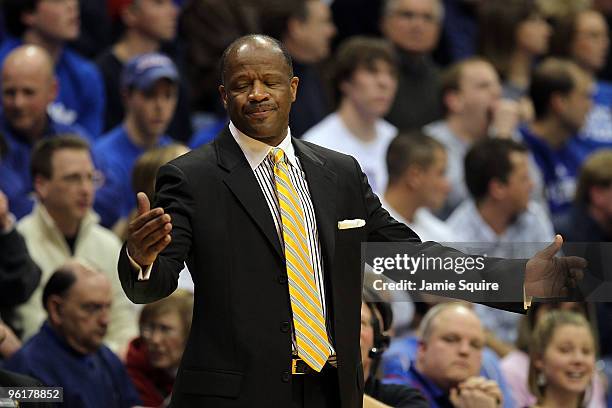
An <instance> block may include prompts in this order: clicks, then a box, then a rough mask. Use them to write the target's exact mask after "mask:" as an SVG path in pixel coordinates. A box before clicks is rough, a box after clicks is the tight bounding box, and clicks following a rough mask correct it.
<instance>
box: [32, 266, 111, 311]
mask: <svg viewBox="0 0 612 408" xmlns="http://www.w3.org/2000/svg"><path fill="white" fill-rule="evenodd" d="M84 280H93V281H95V284H99V285H101V286H106V285H107V284H109V281H108V278H107V277H106V276H105V275H104V274H102V273H100V272H98V271H96V270H94V269H91V268H89V267H87V266H85V265H83V264H82V263H81V262H79V261H77V260H75V259H71V260H69V261H67V262H66V263H65V264H63V265H62V266H60V267H59V268H57V269H56V270H55V272H53V275H51V277H50V278H49V280H48V281H47V284H46V285H45V288H44V290H43V306H44V307H45V308H47V306H48V305H47V300H48V299H49V297H51V296H54V295H55V296H59V297H62V298H63V297H65V296H67V295H68V293H69V292H70V290H71V289H72V288H73V287H74V286H76V285H77V283H78V282H81V281H84Z"/></svg>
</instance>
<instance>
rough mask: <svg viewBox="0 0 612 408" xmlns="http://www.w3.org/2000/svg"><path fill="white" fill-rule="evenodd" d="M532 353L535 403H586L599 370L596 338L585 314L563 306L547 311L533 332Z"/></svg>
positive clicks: (549, 406)
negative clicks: (587, 395)
mask: <svg viewBox="0 0 612 408" xmlns="http://www.w3.org/2000/svg"><path fill="white" fill-rule="evenodd" d="M530 357H531V358H530V365H529V380H528V381H529V388H530V390H531V392H532V393H533V395H535V396H536V398H537V403H536V405H535V406H534V407H537V408H553V407H554V408H578V407H583V406H586V402H587V400H588V398H587V397H586V394H587V393H586V391H587V390H588V389H590V388H591V381H592V380H593V377H594V373H595V339H594V337H593V333H592V331H591V326H590V325H589V323H588V322H587V320H586V319H585V318H584V316H582V315H580V314H577V313H572V312H566V311H560V310H554V311H551V312H550V313H549V314H547V315H545V316H544V317H543V318H542V319H541V320H540V321H539V322H538V324H537V325H536V327H535V330H534V332H533V335H532V340H531V344H530Z"/></svg>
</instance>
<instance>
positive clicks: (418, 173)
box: [402, 165, 423, 190]
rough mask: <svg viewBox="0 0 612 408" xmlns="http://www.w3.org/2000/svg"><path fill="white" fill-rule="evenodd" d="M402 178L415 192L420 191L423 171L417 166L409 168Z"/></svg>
mask: <svg viewBox="0 0 612 408" xmlns="http://www.w3.org/2000/svg"><path fill="white" fill-rule="evenodd" d="M402 178H403V180H404V182H405V183H406V184H407V185H408V186H410V187H411V188H412V189H413V190H418V189H419V187H420V186H421V183H422V181H423V169H422V168H421V167H420V166H417V165H411V166H408V168H407V169H406V170H405V171H404V174H403V175H402Z"/></svg>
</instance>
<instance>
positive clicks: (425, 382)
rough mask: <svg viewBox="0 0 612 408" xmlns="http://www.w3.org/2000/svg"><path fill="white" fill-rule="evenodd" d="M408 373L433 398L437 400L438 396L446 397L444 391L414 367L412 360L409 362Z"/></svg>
mask: <svg viewBox="0 0 612 408" xmlns="http://www.w3.org/2000/svg"><path fill="white" fill-rule="evenodd" d="M409 370H410V373H411V374H412V375H413V377H414V378H416V379H417V381H418V382H419V383H420V384H421V386H422V388H421V389H422V390H423V392H426V393H427V394H429V395H430V396H431V397H432V398H434V399H435V400H439V399H440V398H444V397H447V396H448V394H447V393H445V392H444V391H443V390H442V389H441V388H440V387H438V386H437V385H436V384H434V383H433V381H431V380H430V379H429V378H427V377H426V376H425V375H423V374H421V372H420V371H419V370H417V368H416V364H415V363H414V361H411V362H410V369H409Z"/></svg>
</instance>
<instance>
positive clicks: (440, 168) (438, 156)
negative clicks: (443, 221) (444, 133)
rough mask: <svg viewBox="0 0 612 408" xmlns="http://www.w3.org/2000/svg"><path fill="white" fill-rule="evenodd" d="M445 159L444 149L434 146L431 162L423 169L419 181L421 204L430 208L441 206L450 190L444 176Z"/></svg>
mask: <svg viewBox="0 0 612 408" xmlns="http://www.w3.org/2000/svg"><path fill="white" fill-rule="evenodd" d="M447 161H448V159H447V154H446V151H445V150H443V149H439V148H436V149H435V150H434V158H433V161H432V163H431V164H430V165H429V167H427V168H426V169H425V170H424V171H423V179H422V183H421V190H422V194H423V205H424V206H425V207H427V208H429V209H431V210H438V209H440V208H442V205H444V202H445V201H446V197H447V196H448V193H449V191H450V184H449V182H448V178H447V177H446V166H447Z"/></svg>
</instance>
